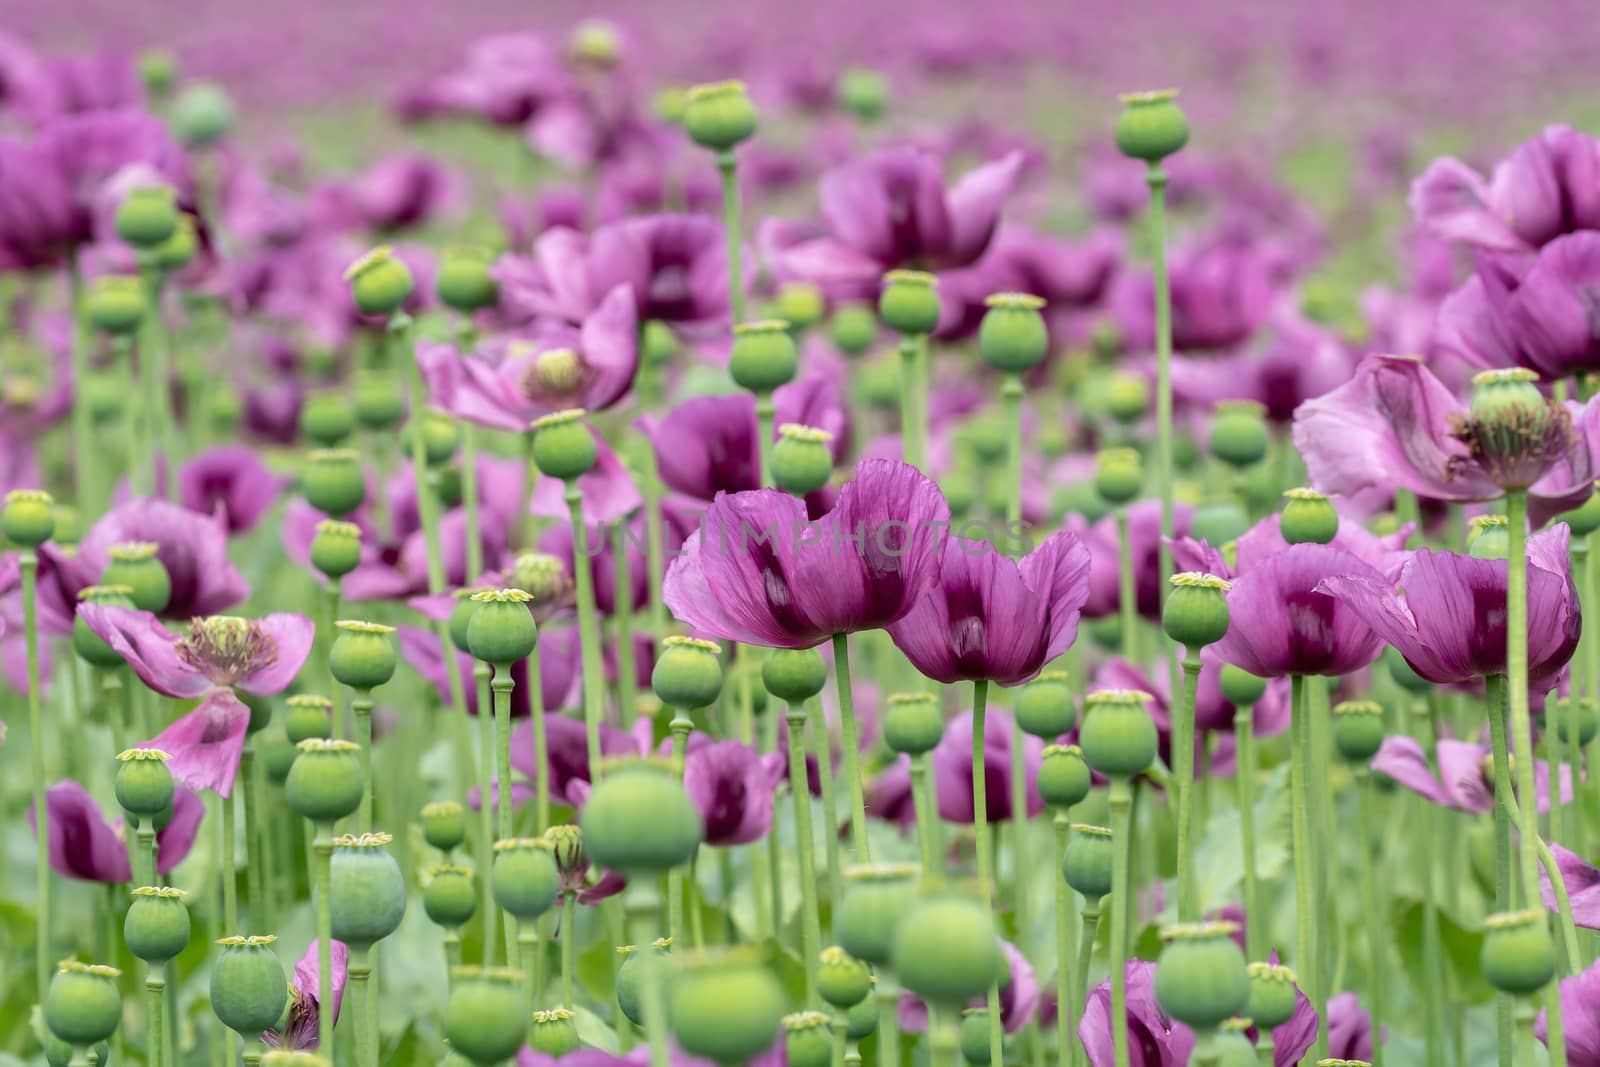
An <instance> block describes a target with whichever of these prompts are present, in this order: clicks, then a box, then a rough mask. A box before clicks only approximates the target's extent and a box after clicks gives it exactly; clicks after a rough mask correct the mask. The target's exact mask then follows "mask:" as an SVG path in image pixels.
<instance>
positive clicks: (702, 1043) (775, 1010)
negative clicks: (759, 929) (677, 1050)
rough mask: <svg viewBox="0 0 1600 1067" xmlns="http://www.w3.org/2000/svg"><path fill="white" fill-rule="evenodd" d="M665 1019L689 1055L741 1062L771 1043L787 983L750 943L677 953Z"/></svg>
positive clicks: (668, 988) (776, 1030) (669, 985)
mask: <svg viewBox="0 0 1600 1067" xmlns="http://www.w3.org/2000/svg"><path fill="white" fill-rule="evenodd" d="M665 985H666V988H667V1019H668V1021H669V1022H670V1023H671V1025H672V1032H673V1034H674V1035H675V1036H676V1037H677V1039H678V1044H679V1045H680V1046H682V1048H683V1050H684V1051H685V1052H687V1053H689V1054H690V1055H691V1056H704V1057H705V1058H706V1059H709V1060H714V1061H716V1062H717V1063H721V1064H729V1065H731V1064H742V1063H745V1062H746V1061H748V1060H749V1059H751V1058H752V1057H753V1056H755V1055H756V1053H758V1052H762V1051H764V1050H766V1049H768V1048H770V1047H771V1046H772V1043H773V1041H774V1039H775V1038H776V1037H777V1036H778V1029H779V1025H780V1022H781V1020H782V1018H783V1007H784V1003H783V987H782V986H780V985H778V980H777V978H775V977H774V976H773V974H772V969H771V968H770V967H769V966H768V964H767V961H766V956H765V953H764V952H763V951H762V950H760V949H757V948H754V947H751V946H740V947H735V948H728V949H716V950H708V951H706V952H700V953H695V954H693V955H689V956H679V957H676V966H675V967H674V968H673V973H672V977H671V979H670V980H669V981H668V982H666V983H665Z"/></svg>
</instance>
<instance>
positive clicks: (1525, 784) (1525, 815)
mask: <svg viewBox="0 0 1600 1067" xmlns="http://www.w3.org/2000/svg"><path fill="white" fill-rule="evenodd" d="M1506 528H1507V530H1508V532H1509V533H1510V535H1511V547H1510V550H1509V551H1508V552H1507V557H1508V560H1509V563H1510V573H1509V574H1507V576H1506V699H1507V702H1508V704H1509V716H1508V718H1509V722H1508V723H1507V725H1508V727H1509V733H1510V735H1511V736H1510V741H1511V746H1510V747H1511V750H1512V752H1513V753H1514V754H1515V756H1516V759H1515V761H1514V764H1513V767H1512V770H1514V771H1515V772H1516V776H1517V795H1518V796H1521V797H1524V798H1526V800H1525V802H1524V803H1523V804H1522V805H1521V809H1520V810H1521V816H1522V819H1521V826H1520V827H1519V830H1520V833H1521V838H1522V839H1521V842H1520V844H1521V849H1520V851H1521V856H1522V865H1521V876H1522V891H1523V894H1524V896H1523V899H1524V900H1530V901H1531V900H1537V899H1538V895H1539V854H1538V851H1537V848H1536V846H1535V844H1534V842H1535V841H1536V840H1537V827H1536V826H1535V804H1534V802H1533V797H1534V796H1535V793H1534V791H1533V790H1534V786H1533V731H1532V724H1531V722H1530V721H1529V716H1528V495H1527V493H1526V492H1525V491H1523V490H1520V489H1514V490H1510V491H1508V492H1507V493H1506ZM1559 784H1560V783H1559V781H1558V782H1557V791H1558V792H1559Z"/></svg>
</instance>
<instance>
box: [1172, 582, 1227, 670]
mask: <svg viewBox="0 0 1600 1067" xmlns="http://www.w3.org/2000/svg"><path fill="white" fill-rule="evenodd" d="M1169 581H1170V583H1171V585H1172V588H1171V589H1170V590H1169V591H1168V593H1167V598H1166V601H1165V603H1163V604H1162V605H1161V628H1162V629H1163V630H1165V631H1166V633H1167V636H1168V637H1170V638H1172V639H1173V640H1174V641H1176V642H1178V644H1180V645H1183V646H1184V647H1186V648H1188V649H1189V650H1190V651H1191V652H1198V651H1199V650H1200V649H1202V648H1204V647H1205V646H1206V645H1212V644H1216V643H1217V642H1218V641H1221V640H1222V638H1223V637H1224V636H1225V635H1226V634H1227V632H1228V590H1230V589H1232V588H1233V585H1232V583H1231V582H1228V581H1227V580H1225V579H1223V578H1218V577H1217V576H1216V575H1214V574H1201V573H1199V572H1197V571H1189V572H1185V573H1183V574H1174V575H1173V576H1172V577H1171V578H1170V579H1169Z"/></svg>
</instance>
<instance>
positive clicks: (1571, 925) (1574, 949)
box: [1534, 838, 1583, 974]
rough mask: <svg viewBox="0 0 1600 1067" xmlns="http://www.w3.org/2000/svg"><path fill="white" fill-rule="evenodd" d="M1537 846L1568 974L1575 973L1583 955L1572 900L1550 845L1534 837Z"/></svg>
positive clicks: (1581, 966)
mask: <svg viewBox="0 0 1600 1067" xmlns="http://www.w3.org/2000/svg"><path fill="white" fill-rule="evenodd" d="M1534 841H1535V843H1536V844H1537V845H1538V847H1539V860H1540V862H1541V863H1543V864H1544V873H1545V874H1546V875H1547V876H1548V877H1549V879H1550V888H1551V890H1552V892H1554V894H1555V898H1556V912H1557V914H1559V915H1560V916H1561V939H1562V945H1563V947H1564V948H1565V949H1566V953H1567V967H1568V973H1569V974H1577V973H1578V972H1579V971H1581V970H1582V969H1583V963H1582V961H1583V955H1582V953H1581V952H1580V950H1579V948H1578V927H1577V924H1576V923H1575V922H1573V919H1572V900H1571V898H1570V897H1568V895H1567V883H1566V881H1565V880H1564V879H1563V878H1562V877H1561V868H1560V867H1558V866H1557V865H1556V858H1555V856H1554V855H1553V854H1552V853H1551V852H1550V846H1549V845H1547V844H1545V843H1544V841H1543V840H1541V839H1539V838H1535V839H1534Z"/></svg>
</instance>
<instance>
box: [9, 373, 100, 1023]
mask: <svg viewBox="0 0 1600 1067" xmlns="http://www.w3.org/2000/svg"><path fill="white" fill-rule="evenodd" d="M82 406H83V405H81V404H78V405H74V407H82ZM87 455H89V453H88V452H82V453H79V456H80V458H81V457H84V456H87ZM21 568H22V631H23V640H24V642H25V644H26V646H27V654H28V744H29V747H30V749H31V754H32V756H33V775H32V778H33V783H32V784H33V817H34V822H35V826H34V835H33V836H34V838H35V843H36V846H37V847H36V851H35V853H34V857H35V860H36V863H37V867H36V869H35V872H34V873H35V882H34V891H35V893H36V896H35V898H34V899H35V902H36V906H37V907H38V909H39V914H38V919H37V922H36V926H37V932H36V933H35V936H34V958H33V962H34V979H35V980H36V982H37V983H38V999H37V1000H36V1001H35V1002H34V1003H36V1004H43V1003H44V994H45V990H46V989H47V988H49V984H50V975H51V973H52V972H53V971H54V968H53V967H52V966H51V959H50V952H51V948H50V935H51V928H50V806H49V804H47V803H46V802H45V779H46V777H48V775H49V771H48V770H47V769H46V767H45V762H44V721H43V720H44V716H43V713H42V710H41V708H40V701H39V686H40V684H41V683H40V681H39V604H38V580H39V557H38V556H36V555H35V554H34V553H33V551H32V550H31V549H27V550H24V551H23V553H22V558H21Z"/></svg>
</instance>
